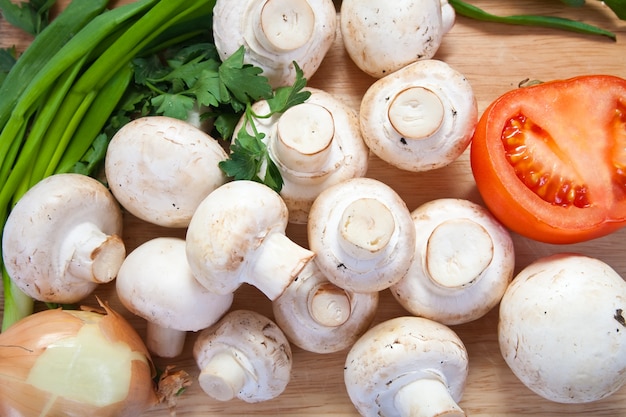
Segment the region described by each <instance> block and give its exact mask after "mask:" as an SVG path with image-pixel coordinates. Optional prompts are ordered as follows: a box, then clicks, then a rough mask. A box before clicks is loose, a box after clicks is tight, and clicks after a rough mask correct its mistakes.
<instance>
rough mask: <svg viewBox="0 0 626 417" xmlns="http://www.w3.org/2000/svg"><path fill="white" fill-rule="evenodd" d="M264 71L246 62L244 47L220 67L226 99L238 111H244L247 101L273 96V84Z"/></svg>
mask: <svg viewBox="0 0 626 417" xmlns="http://www.w3.org/2000/svg"><path fill="white" fill-rule="evenodd" d="M262 72H263V70H262V69H261V68H259V67H255V66H253V65H250V64H244V48H243V47H241V48H239V49H238V50H237V51H236V52H235V53H234V54H232V55H231V56H230V57H228V58H227V59H226V60H224V62H223V63H222V65H220V68H219V75H220V80H221V81H222V83H223V84H224V86H225V87H226V89H227V91H224V94H225V101H227V102H229V103H230V105H231V106H232V107H233V109H235V110H236V111H243V110H244V109H245V108H246V104H247V103H250V102H254V101H257V100H261V99H268V98H270V97H272V93H273V92H272V86H271V85H270V83H269V80H268V79H267V78H266V77H264V76H262V75H261V73H262ZM227 97H228V98H227Z"/></svg>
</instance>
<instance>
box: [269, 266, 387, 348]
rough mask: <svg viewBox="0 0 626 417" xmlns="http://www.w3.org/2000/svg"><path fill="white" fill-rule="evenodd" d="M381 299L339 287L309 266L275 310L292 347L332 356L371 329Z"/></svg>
mask: <svg viewBox="0 0 626 417" xmlns="http://www.w3.org/2000/svg"><path fill="white" fill-rule="evenodd" d="M378 298H379V297H378V292H371V293H355V292H353V291H346V290H344V289H341V288H339V287H337V286H336V285H334V284H333V283H331V282H330V281H328V279H327V278H326V277H325V276H324V274H322V273H321V272H320V270H319V268H318V267H317V265H316V264H315V262H309V263H308V264H307V266H306V267H305V268H304V269H303V270H302V272H301V273H300V275H298V278H296V279H295V280H294V281H293V282H292V283H291V284H290V285H289V286H288V287H287V289H286V290H285V292H284V293H283V294H282V295H281V296H280V297H278V298H277V299H276V300H274V302H273V303H272V308H273V311H274V319H275V320H276V324H278V327H280V328H281V329H282V331H283V332H284V333H285V335H286V336H287V338H288V339H289V341H290V342H291V343H293V344H294V345H296V346H298V347H300V348H302V349H304V350H306V351H309V352H315V353H332V352H338V351H340V350H343V349H346V348H348V347H350V346H352V344H354V342H355V341H356V340H357V339H358V338H359V337H360V336H361V335H362V334H363V333H364V332H365V331H366V330H367V329H368V328H369V327H370V325H371V323H372V320H373V319H374V315H375V314H376V309H377V307H378Z"/></svg>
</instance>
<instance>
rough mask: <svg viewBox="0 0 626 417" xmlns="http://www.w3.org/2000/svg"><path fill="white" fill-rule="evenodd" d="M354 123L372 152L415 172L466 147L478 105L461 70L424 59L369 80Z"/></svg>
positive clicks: (432, 166)
mask: <svg viewBox="0 0 626 417" xmlns="http://www.w3.org/2000/svg"><path fill="white" fill-rule="evenodd" d="M359 122H360V126H361V132H362V135H363V140H364V141H365V143H366V144H367V146H368V147H369V148H370V150H371V151H372V152H373V153H374V154H376V155H377V156H378V157H379V158H381V159H382V160H384V161H386V162H387V163H389V164H391V165H393V166H395V167H397V168H400V169H403V170H406V171H413V172H419V171H427V170H431V169H436V168H441V167H444V166H446V165H448V164H450V163H451V162H453V161H454V160H456V159H457V158H458V157H459V156H460V155H461V154H462V153H463V152H464V151H465V149H467V146H468V145H469V143H470V141H471V139H472V135H473V133H474V129H475V127H476V124H477V122H478V108H477V103H476V98H475V96H474V92H473V90H472V87H471V85H470V83H469V82H468V80H467V79H466V78H465V76H464V75H463V74H461V73H459V72H458V71H456V70H455V69H453V68H452V67H451V66H449V65H448V64H447V63H445V62H443V61H439V60H435V59H428V60H423V61H417V62H415V63H412V64H409V65H407V66H406V67H404V68H402V69H399V70H398V71H396V72H395V73H393V74H391V75H388V76H386V77H384V78H381V79H380V80H377V81H376V82H374V83H373V84H372V85H371V86H370V87H369V88H368V89H367V91H366V92H365V94H364V96H363V99H362V100H361V107H360V112H359Z"/></svg>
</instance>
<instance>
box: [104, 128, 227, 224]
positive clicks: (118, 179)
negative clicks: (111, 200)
mask: <svg viewBox="0 0 626 417" xmlns="http://www.w3.org/2000/svg"><path fill="white" fill-rule="evenodd" d="M227 158H228V155H227V153H226V151H225V150H224V149H223V148H222V146H221V145H220V144H219V143H218V142H217V140H216V139H214V138H213V137H211V136H210V135H208V134H207V133H205V132H204V131H202V130H200V129H198V128H196V127H194V126H192V125H191V124H189V123H187V122H185V121H183V120H179V119H174V118H171V117H166V116H146V117H142V118H139V119H135V120H133V121H131V122H129V123H127V124H125V125H124V126H123V127H122V128H121V129H120V130H119V131H118V132H117V133H116V134H115V135H114V136H113V138H112V139H111V142H110V143H109V146H108V149H107V154H106V159H105V172H106V178H107V181H108V183H109V187H110V188H111V191H112V192H113V195H114V196H115V198H116V199H117V200H118V201H119V202H120V204H121V205H122V206H123V207H124V208H125V209H126V210H128V211H129V212H130V213H131V214H133V215H135V216H137V217H139V218H140V219H142V220H145V221H147V222H150V223H154V224H157V225H160V226H164V227H175V228H183V227H187V226H188V225H189V221H190V220H191V216H192V215H193V213H194V211H195V210H196V207H197V206H198V204H200V202H201V201H202V200H203V199H204V197H206V196H207V195H208V194H209V193H210V192H211V191H213V190H214V189H215V188H217V187H218V186H220V185H222V184H224V183H225V182H226V176H225V175H224V173H223V172H222V171H221V169H220V168H219V166H218V163H219V162H220V161H223V160H225V159H227Z"/></svg>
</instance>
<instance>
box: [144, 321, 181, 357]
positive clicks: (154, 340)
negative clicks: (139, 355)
mask: <svg viewBox="0 0 626 417" xmlns="http://www.w3.org/2000/svg"><path fill="white" fill-rule="evenodd" d="M186 336H187V332H186V331H181V330H176V329H171V328H168V327H164V326H160V325H158V324H156V323H153V322H151V321H149V320H148V321H147V325H146V347H147V348H148V350H150V352H152V353H154V354H155V355H157V356H160V357H162V358H175V357H176V356H178V355H180V354H181V353H182V351H183V347H184V346H185V338H186Z"/></svg>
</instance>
